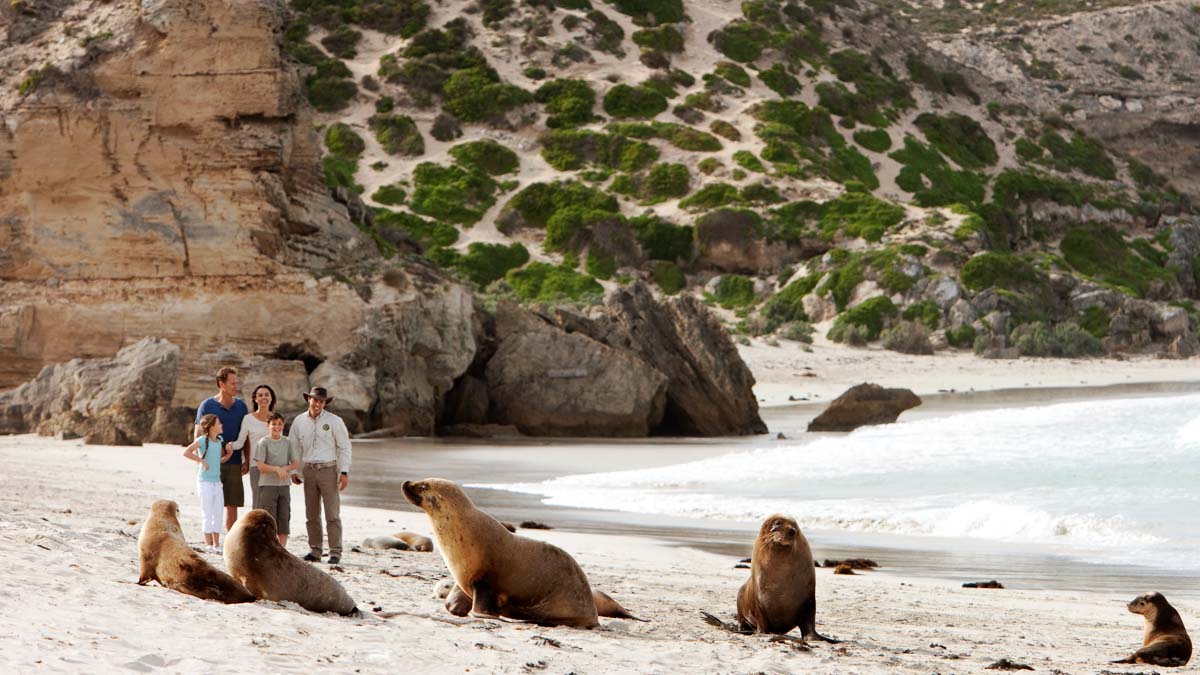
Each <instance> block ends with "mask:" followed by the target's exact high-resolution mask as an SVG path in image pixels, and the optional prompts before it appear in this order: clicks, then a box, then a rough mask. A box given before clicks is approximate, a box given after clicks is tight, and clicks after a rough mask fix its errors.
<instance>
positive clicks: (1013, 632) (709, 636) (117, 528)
mask: <svg viewBox="0 0 1200 675" xmlns="http://www.w3.org/2000/svg"><path fill="white" fill-rule="evenodd" d="M178 455H179V451H178V448H175V447H173V446H145V447H137V448H120V447H105V446H84V445H82V444H81V443H80V442H78V441H55V440H53V439H48V438H40V437H36V436H9V437H3V438H0V460H2V461H4V462H5V464H6V466H7V467H10V468H11V469H12V470H13V471H15V472H16V474H15V475H20V476H21V477H22V484H23V490H20V491H10V492H7V493H0V551H3V552H4V553H6V554H7V555H6V558H7V559H8V560H9V564H8V565H6V566H5V567H4V568H2V569H0V589H3V590H0V601H2V602H4V604H5V605H6V606H9V607H18V608H20V611H19V612H3V613H0V654H4V655H5V660H6V662H8V663H9V664H10V665H11V667H12V668H13V669H14V670H16V671H18V672H28V671H33V670H38V671H49V672H78V671H79V670H80V669H81V668H86V667H91V668H95V667H97V666H99V667H100V668H101V669H102V670H117V669H124V670H135V671H140V672H153V671H158V670H168V671H171V672H181V673H209V672H213V671H215V670H220V671H228V672H242V671H258V670H266V671H271V672H311V670H312V669H313V668H314V667H318V668H320V669H321V670H323V671H326V672H336V673H392V672H396V670H397V668H401V669H403V670H404V671H405V672H417V673H425V672H437V673H442V672H451V671H454V672H464V671H471V672H497V673H527V672H536V671H540V670H547V671H548V672H567V671H574V672H580V673H595V672H651V673H672V672H681V671H686V670H689V669H695V668H697V666H698V664H704V666H703V668H704V669H705V670H707V671H712V672H739V673H741V672H760V671H763V672H816V673H841V672H862V673H895V672H905V671H907V672H913V673H918V672H931V671H937V670H941V671H945V670H954V671H959V672H963V671H971V672H982V670H983V669H984V668H985V667H986V666H987V665H988V664H990V663H993V662H995V661H997V660H999V659H1001V658H1010V659H1013V660H1016V661H1020V662H1023V663H1029V664H1031V665H1033V666H1034V667H1036V668H1038V669H1039V670H1051V669H1055V668H1057V669H1061V670H1065V671H1068V672H1081V671H1095V670H1097V669H1102V668H1107V669H1109V670H1112V671H1114V672H1130V673H1132V672H1137V671H1138V670H1141V669H1144V667H1138V666H1130V667H1121V666H1113V665H1109V664H1107V661H1109V660H1111V659H1114V658H1120V657H1121V656H1124V655H1125V654H1127V653H1129V652H1130V651H1131V650H1132V649H1134V648H1136V647H1137V646H1138V645H1140V642H1141V630H1142V627H1141V626H1142V621H1141V619H1140V617H1136V616H1134V615H1131V614H1129V613H1128V612H1127V611H1126V610H1125V609H1124V606H1123V605H1124V603H1125V602H1127V601H1128V600H1129V599H1130V598H1132V597H1133V596H1134V595H1136V594H1140V593H1142V592H1145V591H1146V590H1151V589H1146V588H1143V587H1140V586H1139V587H1130V588H1123V589H1120V590H1106V589H1094V588H1093V589H1086V590H1055V591H1039V590H1020V589H1007V590H1002V591H995V590H985V591H980V590H973V589H963V588H961V587H960V584H951V583H946V582H944V581H938V580H930V579H927V578H924V577H921V576H920V575H901V574H896V573H893V572H892V571H890V570H886V569H885V570H881V571H877V572H866V573H860V574H858V575H855V576H834V575H833V574H832V573H831V572H832V571H831V570H827V569H818V570H815V571H814V573H815V574H816V576H817V602H818V613H817V624H818V629H819V630H821V632H822V633H823V634H826V635H829V636H832V637H836V638H839V639H841V640H844V642H843V643H842V644H840V645H829V644H823V643H816V644H812V645H810V646H809V648H808V649H806V650H800V649H797V648H795V647H794V646H793V645H790V644H787V643H776V642H771V641H770V640H768V639H767V638H765V637H762V636H741V635H734V634H730V633H727V632H723V631H720V630H717V629H714V628H712V627H710V626H707V625H705V624H703V623H702V622H701V621H700V619H699V612H700V611H701V610H705V611H710V612H713V613H715V614H717V615H718V616H720V617H722V618H723V619H725V620H730V619H731V618H732V615H733V610H734V605H735V599H736V594H737V589H738V588H739V586H740V585H741V584H742V582H743V581H744V580H745V578H746V570H743V569H735V568H734V567H733V563H734V562H735V560H733V559H732V558H731V557H727V556H724V555H717V554H714V553H709V552H705V551H702V550H698V549H693V548H688V547H682V546H675V545H671V544H669V543H664V542H662V541H660V540H656V539H652V538H647V537H640V536H621V535H614V534H589V533H578V532H569V531H564V530H552V531H540V530H533V531H531V530H522V531H521V534H522V535H523V536H529V537H533V538H537V539H542V540H545V541H550V542H551V543H554V544H556V545H557V546H559V547H561V548H563V549H564V550H566V551H568V552H569V553H570V554H571V555H572V556H573V557H575V559H576V560H577V561H578V562H579V564H580V565H581V567H582V568H583V569H584V571H585V573H586V574H587V575H588V578H589V581H590V582H591V584H592V586H593V587H594V588H597V589H601V590H604V591H605V592H608V593H610V594H611V595H612V596H613V597H615V598H616V599H617V600H618V601H619V602H621V603H622V604H623V605H625V606H626V607H628V608H629V609H630V610H631V611H633V612H634V613H635V614H637V615H638V616H640V617H642V618H645V619H648V620H649V622H648V623H637V622H632V621H626V620H614V619H605V620H603V621H602V624H603V626H602V627H601V628H599V629H596V630H590V631H588V630H577V629H569V628H546V627H539V626H531V625H528V624H522V623H513V622H504V621H490V620H480V619H468V620H463V621H453V620H451V619H452V618H451V617H450V616H449V615H448V614H447V613H446V612H445V610H444V609H443V608H442V607H441V601H440V600H436V599H434V598H432V596H431V589H432V587H433V585H434V584H435V583H436V582H437V580H438V579H441V578H444V577H445V575H446V570H445V565H444V563H443V562H442V560H441V557H440V555H439V554H437V553H432V554H429V553H413V552H396V551H387V552H383V551H371V550H367V551H361V552H352V551H350V550H349V547H350V545H352V544H353V543H355V542H356V541H360V540H361V538H363V537H366V536H375V535H378V534H382V533H386V532H390V531H395V530H397V529H402V528H403V529H411V530H413V531H416V532H423V533H428V532H429V528H428V520H427V518H426V516H424V515H423V514H418V513H413V512H405V511H391V510H383V509H374V508H366V507H360V506H353V505H344V506H343V520H344V524H345V531H346V534H345V540H346V545H347V555H346V557H345V558H344V560H343V564H342V566H341V569H340V570H330V568H328V567H327V566H325V565H319V567H320V568H321V569H324V570H327V571H329V572H330V574H331V575H332V576H333V577H334V578H336V579H337V580H338V581H339V582H340V583H341V584H342V585H343V586H344V587H345V588H346V589H347V591H348V592H349V593H350V594H351V596H352V597H353V598H354V599H355V600H356V602H357V603H358V604H359V607H360V609H362V610H363V611H364V615H363V616H361V617H358V618H342V617H336V616H333V615H317V614H312V613H309V612H306V611H303V610H300V609H299V608H297V607H295V606H294V605H288V604H285V603H273V602H267V601H259V602H256V603H252V604H245V605H229V606H226V605H219V604H216V603H212V602H206V601H202V600H197V599H195V598H191V597H188V596H184V595H181V594H179V593H175V592H174V591H170V590H167V589H164V588H161V587H157V586H154V585H150V586H145V587H141V586H137V585H136V584H134V583H133V582H134V580H135V579H136V578H137V542H136V538H137V533H138V531H139V529H140V523H141V521H142V520H143V519H144V518H145V515H146V513H147V510H148V507H149V503H150V502H151V501H152V500H153V499H158V498H170V499H175V500H176V501H178V502H179V503H180V506H181V509H182V525H183V527H184V530H185V533H187V534H188V539H189V541H190V542H193V543H198V540H199V531H200V530H199V513H198V512H199V507H198V503H197V497H196V496H195V495H194V493H193V471H190V470H189V469H188V467H185V466H184V465H183V462H182V461H181V460H180V458H179V456H178ZM64 467H66V469H64ZM64 473H69V474H70V476H71V480H70V481H69V486H68V487H66V488H65V489H64V485H66V484H67V483H68V481H66V480H65V479H64ZM359 473H362V472H361V471H360V472H359ZM298 495H299V493H298V492H297V491H293V494H292V496H293V505H294V507H295V506H297V505H298V501H299V499H298ZM298 511H302V508H301V509H298ZM292 525H293V528H292V529H293V539H292V540H291V541H290V542H289V549H290V550H292V551H293V552H302V551H303V549H304V548H305V542H304V534H303V530H304V527H303V515H302V514H300V513H296V514H295V515H294V516H293V521H292ZM747 541H748V540H747ZM814 553H815V554H816V555H817V557H818V558H820V557H822V555H823V554H824V553H825V552H823V551H814ZM203 557H204V558H205V559H206V560H208V561H209V562H210V563H212V564H214V565H216V566H217V567H219V568H223V567H224V563H223V561H222V560H221V559H220V557H218V556H213V555H204V556H203ZM989 578H990V577H989ZM1168 597H1169V598H1170V600H1171V601H1172V604H1173V605H1174V606H1175V607H1176V608H1177V609H1179V611H1180V612H1181V613H1182V614H1183V615H1184V616H1185V617H1194V616H1195V615H1196V614H1197V613H1198V612H1200V599H1197V598H1194V597H1191V596H1184V595H1179V594H1171V595H1169V596H1168ZM384 613H392V618H388V619H384V618H381V617H382V615H383V614H384ZM1028 626H1036V627H1037V629H1036V631H1034V632H1033V633H1030V630H1031V629H1030V628H1027V627H1028ZM214 636H215V637H214Z"/></svg>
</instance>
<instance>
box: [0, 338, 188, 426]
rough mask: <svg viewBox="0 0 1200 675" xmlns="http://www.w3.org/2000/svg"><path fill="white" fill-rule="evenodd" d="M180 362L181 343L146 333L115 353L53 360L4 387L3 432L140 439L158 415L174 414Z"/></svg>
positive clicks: (0, 406)
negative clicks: (17, 383)
mask: <svg viewBox="0 0 1200 675" xmlns="http://www.w3.org/2000/svg"><path fill="white" fill-rule="evenodd" d="M178 364H179V348H178V347H176V346H175V345H173V344H171V343H170V342H167V341H166V340H162V339H158V338H146V339H144V340H141V341H139V342H137V343H134V344H132V345H129V346H128V347H125V348H124V349H122V350H121V351H119V352H117V355H116V356H115V357H114V358H109V359H73V360H71V361H68V362H67V363H63V364H58V365H54V366H47V367H46V368H44V369H42V372H40V373H38V376H37V377H36V378H34V379H33V380H30V381H29V382H26V383H25V384H23V385H21V386H20V387H17V388H16V389H13V390H10V391H6V392H3V393H0V433H10V434H11V433H29V432H33V431H36V432H38V433H41V434H45V435H50V434H55V433H59V432H64V433H65V432H69V433H73V434H75V435H77V436H80V437H82V438H83V439H84V441H85V442H87V443H102V444H106V445H138V444H140V443H141V442H142V441H143V440H144V439H146V437H147V436H149V434H150V431H151V429H152V427H153V426H154V424H155V421H156V418H158V417H165V418H169V417H170V415H171V412H172V411H171V399H172V398H173V397H174V395H175V374H176V371H177V367H178Z"/></svg>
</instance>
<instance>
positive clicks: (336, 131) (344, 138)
mask: <svg viewBox="0 0 1200 675" xmlns="http://www.w3.org/2000/svg"><path fill="white" fill-rule="evenodd" d="M325 147H326V148H328V149H329V152H330V153H331V154H334V155H337V156H338V157H346V158H350V159H358V158H359V157H360V156H362V153H363V151H364V150H366V149H367V144H366V143H365V142H363V139H362V136H359V135H358V134H357V133H355V131H354V130H353V129H351V128H350V126H349V125H347V124H344V123H342V122H334V123H333V124H330V125H329V127H328V128H326V129H325Z"/></svg>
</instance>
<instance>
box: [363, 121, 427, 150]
mask: <svg viewBox="0 0 1200 675" xmlns="http://www.w3.org/2000/svg"><path fill="white" fill-rule="evenodd" d="M367 124H368V125H369V126H370V127H371V131H373V132H374V133H375V140H377V141H379V145H380V146H381V147H382V148H383V150H384V152H386V153H388V154H389V155H403V156H408V157H416V156H419V155H423V154H425V139H424V138H422V137H421V132H420V130H418V129H417V124H416V122H413V119H412V118H411V117H409V116H408V115H385V114H375V115H371V117H370V119H369V120H367Z"/></svg>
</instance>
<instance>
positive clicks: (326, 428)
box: [321, 424, 329, 431]
mask: <svg viewBox="0 0 1200 675" xmlns="http://www.w3.org/2000/svg"><path fill="white" fill-rule="evenodd" d="M321 428H322V429H324V430H325V431H329V425H328V424H326V425H324V426H322V427H321Z"/></svg>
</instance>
